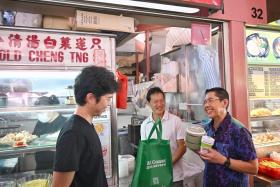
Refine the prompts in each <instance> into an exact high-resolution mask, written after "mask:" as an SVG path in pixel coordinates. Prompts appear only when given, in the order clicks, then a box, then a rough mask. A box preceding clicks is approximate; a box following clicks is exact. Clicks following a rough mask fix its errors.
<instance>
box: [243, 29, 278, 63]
mask: <svg viewBox="0 0 280 187" xmlns="http://www.w3.org/2000/svg"><path fill="white" fill-rule="evenodd" d="M246 51H247V62H248V64H260V65H265V64H266V65H280V32H276V31H270V30H256V29H255V30H254V29H247V30H246Z"/></svg>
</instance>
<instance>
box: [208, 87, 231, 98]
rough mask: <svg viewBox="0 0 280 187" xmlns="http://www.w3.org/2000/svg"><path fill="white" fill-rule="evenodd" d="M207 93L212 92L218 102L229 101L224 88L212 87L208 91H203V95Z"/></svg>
mask: <svg viewBox="0 0 280 187" xmlns="http://www.w3.org/2000/svg"><path fill="white" fill-rule="evenodd" d="M209 92H214V93H215V95H216V96H217V97H218V98H219V99H220V100H224V99H227V100H229V95H228V92H227V91H226V90H225V89H224V88H221V87H214V88H210V89H207V90H206V91H205V95H206V94H207V93H209Z"/></svg>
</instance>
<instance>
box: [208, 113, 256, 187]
mask: <svg viewBox="0 0 280 187" xmlns="http://www.w3.org/2000/svg"><path fill="white" fill-rule="evenodd" d="M205 130H206V132H207V135H208V136H211V137H213V138H214V139H215V143H214V145H213V148H214V149H216V150H217V151H218V152H220V153H221V154H223V155H224V156H226V157H230V158H232V159H236V160H243V161H250V160H254V159H256V158H257V155H256V150H255V147H254V144H253V141H252V136H251V134H250V132H249V131H248V130H247V129H246V128H245V127H244V126H243V125H242V124H241V122H239V121H238V120H236V119H234V118H233V117H231V116H230V114H229V113H227V115H226V117H225V119H224V120H223V121H222V123H221V125H220V127H219V128H218V129H217V130H216V131H215V129H214V127H213V120H211V121H210V122H209V123H208V124H206V127H205ZM247 186H249V178H248V175H247V174H244V173H240V172H237V171H234V170H231V169H229V168H226V167H225V166H223V165H220V164H213V163H210V162H207V161H206V162H205V171H204V187H247Z"/></svg>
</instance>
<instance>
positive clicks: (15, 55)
mask: <svg viewBox="0 0 280 187" xmlns="http://www.w3.org/2000/svg"><path fill="white" fill-rule="evenodd" d="M20 60H21V51H19V50H14V51H10V50H4V49H1V50H0V61H20Z"/></svg>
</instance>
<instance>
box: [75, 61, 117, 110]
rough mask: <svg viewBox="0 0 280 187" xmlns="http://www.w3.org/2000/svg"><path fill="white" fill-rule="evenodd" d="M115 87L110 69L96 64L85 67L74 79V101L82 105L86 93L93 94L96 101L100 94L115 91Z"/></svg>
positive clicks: (115, 83)
mask: <svg viewBox="0 0 280 187" xmlns="http://www.w3.org/2000/svg"><path fill="white" fill-rule="evenodd" d="M117 89H118V84H117V82H116V80H115V76H114V74H113V73H112V72H111V71H109V70H107V69H106V68H103V67H98V66H89V67H85V68H84V69H83V70H82V72H81V73H80V74H79V75H78V76H77V77H76V79H75V84H74V94H75V99H76V103H77V104H79V105H80V106H83V105H84V104H85V103H86V102H85V98H86V96H87V94H88V93H92V94H94V96H95V97H96V102H97V103H98V102H99V100H100V97H101V96H103V95H105V94H112V93H115V92H116V91H117Z"/></svg>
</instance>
